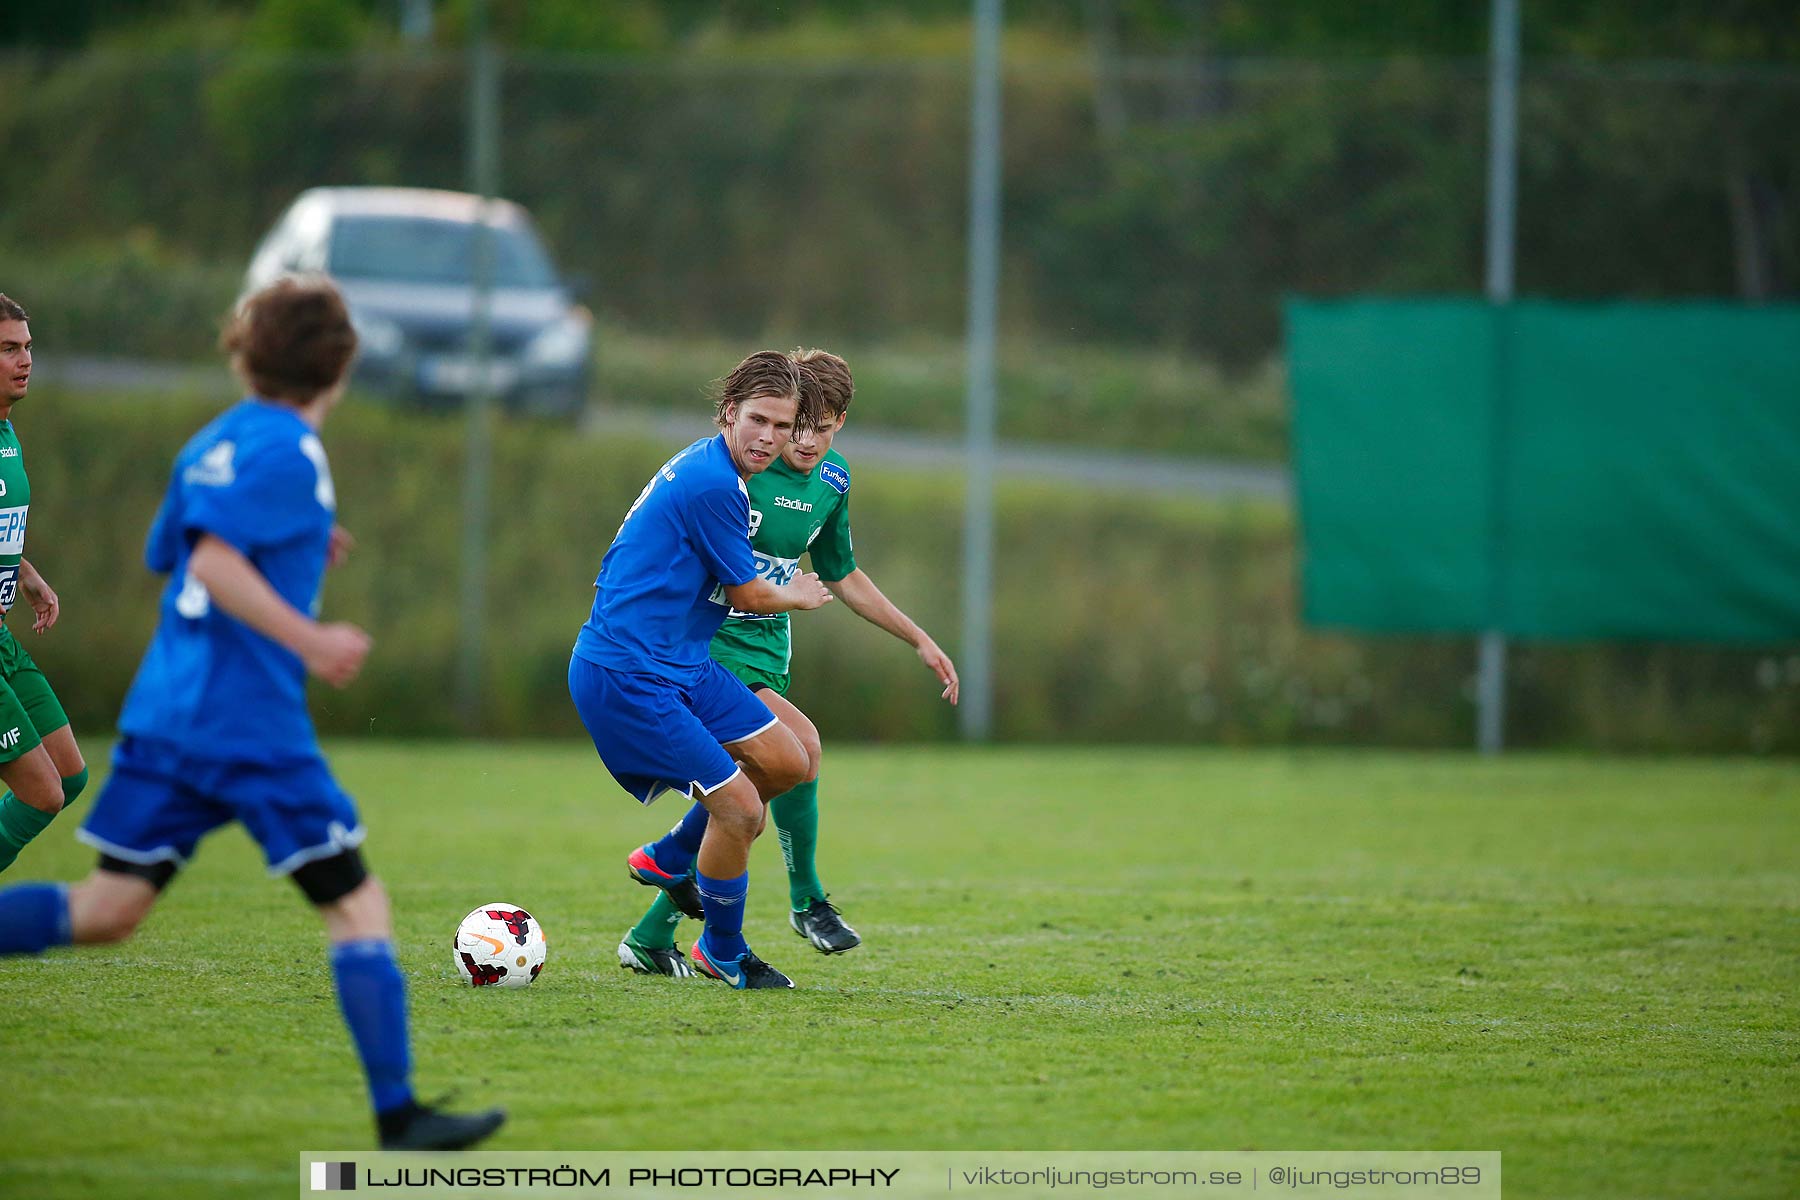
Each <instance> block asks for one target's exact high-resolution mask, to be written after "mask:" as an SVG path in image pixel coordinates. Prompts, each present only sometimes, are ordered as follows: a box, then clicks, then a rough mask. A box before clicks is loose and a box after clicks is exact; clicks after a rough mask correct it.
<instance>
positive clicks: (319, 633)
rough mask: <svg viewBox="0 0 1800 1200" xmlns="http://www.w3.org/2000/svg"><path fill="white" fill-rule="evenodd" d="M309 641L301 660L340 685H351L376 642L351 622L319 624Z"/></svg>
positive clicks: (325, 677) (317, 673) (320, 674)
mask: <svg viewBox="0 0 1800 1200" xmlns="http://www.w3.org/2000/svg"><path fill="white" fill-rule="evenodd" d="M310 641H311V644H310V645H308V646H307V648H306V652H305V653H304V654H302V655H301V656H300V661H302V662H304V663H305V664H306V669H307V670H308V671H311V672H312V673H313V674H314V675H317V676H318V677H319V678H320V679H323V680H324V681H325V682H326V683H329V684H330V685H331V686H332V687H338V688H341V687H347V686H349V684H350V681H351V680H353V679H355V678H356V676H357V674H358V672H360V671H361V670H362V665H363V660H364V659H366V658H368V657H369V647H370V646H371V645H372V644H373V643H372V642H371V640H370V638H369V635H368V634H366V633H364V632H363V631H362V630H361V629H359V628H357V627H356V626H355V625H352V624H350V623H349V622H348V621H333V622H332V623H331V624H329V625H320V626H318V627H317V628H316V629H315V630H314V631H313V635H312V638H311V639H310Z"/></svg>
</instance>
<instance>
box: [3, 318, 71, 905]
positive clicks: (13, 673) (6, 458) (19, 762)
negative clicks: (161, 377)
mask: <svg viewBox="0 0 1800 1200" xmlns="http://www.w3.org/2000/svg"><path fill="white" fill-rule="evenodd" d="M28 320H29V319H28V318H27V317H26V315H25V310H24V309H23V308H22V307H20V306H19V304H18V302H17V301H15V300H13V299H11V298H10V297H8V296H6V295H3V294H0V620H4V619H5V616H6V614H7V612H8V610H10V609H11V608H12V606H13V601H15V600H17V599H18V597H19V592H20V591H21V590H22V591H23V592H24V593H25V599H26V600H28V601H29V602H30V604H31V609H32V612H33V614H34V619H33V621H32V623H31V628H32V632H34V633H40V634H42V633H48V632H49V631H50V628H51V626H53V625H55V624H56V618H57V617H58V615H60V613H61V611H62V606H61V603H60V601H58V600H57V598H56V592H55V591H53V590H52V589H51V587H50V585H49V584H48V583H45V582H44V577H43V576H42V575H39V574H38V573H37V570H36V569H35V568H34V567H33V566H32V565H31V564H30V563H29V562H27V561H26V559H25V518H26V516H27V514H28V513H29V512H30V509H31V480H30V479H29V478H27V477H26V475H25V455H24V451H23V449H21V447H20V446H19V435H18V434H17V433H15V432H13V425H12V410H13V406H14V405H16V404H18V402H19V401H21V400H23V399H24V398H25V392H26V391H27V389H29V388H30V387H31V326H30V324H29V323H28ZM0 780H5V781H6V786H7V788H8V789H9V790H8V791H7V793H6V795H4V796H0V871H5V870H6V868H8V867H10V866H11V865H12V863H13V860H14V859H15V858H17V857H18V856H19V851H21V850H23V849H24V848H25V844H26V843H27V842H29V841H31V839H32V838H34V837H36V836H37V835H38V834H40V833H42V832H43V831H44V830H45V829H46V828H47V827H48V826H49V824H50V822H51V821H52V820H54V819H55V818H56V814H57V813H59V812H61V811H62V810H63V809H65V808H67V807H68V806H69V805H71V804H73V803H75V798H76V797H77V796H79V795H81V792H82V789H83V788H85V787H87V782H88V769H87V763H86V762H85V761H83V760H82V757H81V748H80V747H79V746H77V745H76V744H75V731H74V730H73V729H71V728H70V726H69V718H68V715H67V714H66V713H64V712H63V708H62V704H61V702H60V701H58V700H57V698H56V693H55V692H54V691H52V690H51V688H50V681H49V680H47V679H45V678H44V673H43V671H41V670H39V669H38V665H37V664H36V663H35V662H33V661H31V655H30V654H28V653H26V651H25V647H23V646H21V645H20V644H19V642H18V639H16V638H14V637H13V634H12V629H11V628H10V627H9V626H6V625H0Z"/></svg>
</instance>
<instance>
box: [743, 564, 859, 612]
mask: <svg viewBox="0 0 1800 1200" xmlns="http://www.w3.org/2000/svg"><path fill="white" fill-rule="evenodd" d="M725 598H726V599H727V600H729V601H731V606H732V607H733V608H735V609H737V610H738V611H740V612H753V613H784V612H806V611H809V610H811V609H815V608H823V607H824V606H825V605H827V604H829V603H831V601H832V598H833V597H832V595H831V592H830V591H829V590H828V589H827V588H826V586H825V585H824V584H823V583H820V582H819V577H818V576H817V575H815V574H814V573H812V572H811V571H807V572H805V573H803V574H800V575H796V576H794V578H793V580H792V581H791V582H788V583H782V584H777V583H772V582H770V581H769V580H767V579H761V578H758V579H752V580H750V581H749V582H747V583H734V584H727V585H726V586H725Z"/></svg>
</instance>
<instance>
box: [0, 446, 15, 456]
mask: <svg viewBox="0 0 1800 1200" xmlns="http://www.w3.org/2000/svg"><path fill="white" fill-rule="evenodd" d="M17 457H19V448H18V447H17V446H0V458H17Z"/></svg>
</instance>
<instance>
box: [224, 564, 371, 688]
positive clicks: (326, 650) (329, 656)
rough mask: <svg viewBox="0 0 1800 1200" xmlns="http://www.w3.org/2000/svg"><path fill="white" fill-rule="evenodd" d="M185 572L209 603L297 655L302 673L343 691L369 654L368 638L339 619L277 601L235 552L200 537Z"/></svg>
mask: <svg viewBox="0 0 1800 1200" xmlns="http://www.w3.org/2000/svg"><path fill="white" fill-rule="evenodd" d="M188 571H189V573H190V574H192V575H193V577H194V578H195V579H197V580H199V581H200V583H201V584H202V585H203V586H204V587H205V588H206V590H207V593H208V594H209V595H211V597H212V600H213V603H214V604H217V605H218V606H219V607H220V608H221V609H223V610H224V611H225V612H227V613H230V614H231V615H232V616H234V617H236V618H237V619H238V620H240V621H242V622H243V623H244V624H246V625H248V626H250V628H252V629H254V630H256V631H257V632H258V633H260V634H263V635H264V636H266V637H269V638H272V639H273V640H275V641H277V642H280V643H281V644H282V645H283V646H286V647H287V648H288V649H289V650H292V651H293V652H294V653H295V654H297V655H299V656H300V661H301V662H303V663H305V664H306V669H307V670H308V671H310V672H312V673H313V674H314V675H317V676H318V677H319V678H321V679H323V680H324V681H325V682H326V683H329V684H331V685H332V686H333V687H340V688H341V687H345V686H347V685H348V684H349V683H350V681H351V680H353V679H355V678H356V676H357V673H358V672H359V671H361V670H362V665H363V660H364V659H366V658H367V657H368V656H369V645H370V641H369V635H368V634H367V633H365V632H363V631H362V630H361V629H359V628H357V627H356V626H355V625H351V624H349V623H347V622H343V621H334V622H330V623H321V622H318V621H315V620H313V619H312V618H311V617H308V616H307V615H306V614H304V613H302V612H301V611H300V610H299V609H297V608H295V607H294V606H293V605H291V604H289V603H288V602H287V601H286V600H284V599H282V598H281V595H280V594H279V593H278V592H276V590H275V589H274V588H272V587H270V586H269V581H268V580H266V579H264V578H263V577H262V573H261V572H259V571H258V570H257V569H256V568H255V567H254V566H253V565H251V562H250V560H249V559H247V558H245V557H244V556H243V554H241V553H239V551H238V550H237V548H236V547H235V546H233V545H231V544H230V543H229V542H226V541H224V540H222V539H220V538H217V537H214V536H213V535H211V534H202V535H201V538H200V541H199V542H198V543H197V544H196V545H195V546H194V553H193V555H192V556H191V557H190V558H189V559H188Z"/></svg>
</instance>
